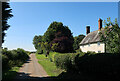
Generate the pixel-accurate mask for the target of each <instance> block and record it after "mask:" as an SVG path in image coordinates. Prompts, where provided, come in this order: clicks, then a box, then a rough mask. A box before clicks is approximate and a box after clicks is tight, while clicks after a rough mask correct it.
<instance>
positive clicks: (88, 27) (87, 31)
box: [86, 26, 90, 35]
mask: <svg viewBox="0 0 120 81" xmlns="http://www.w3.org/2000/svg"><path fill="white" fill-rule="evenodd" d="M88 33H90V26H86V35H87V34H88Z"/></svg>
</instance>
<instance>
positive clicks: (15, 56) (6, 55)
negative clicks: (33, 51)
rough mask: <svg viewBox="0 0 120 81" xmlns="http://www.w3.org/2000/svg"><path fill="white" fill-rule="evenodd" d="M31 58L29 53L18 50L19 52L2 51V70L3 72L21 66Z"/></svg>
mask: <svg viewBox="0 0 120 81" xmlns="http://www.w3.org/2000/svg"><path fill="white" fill-rule="evenodd" d="M28 58H29V56H28V54H27V52H26V51H25V50H23V49H20V48H18V49H17V50H12V51H8V50H7V49H2V68H3V70H5V69H9V68H12V67H14V66H19V65H21V64H22V63H24V62H25V61H26V60H27V59H28Z"/></svg>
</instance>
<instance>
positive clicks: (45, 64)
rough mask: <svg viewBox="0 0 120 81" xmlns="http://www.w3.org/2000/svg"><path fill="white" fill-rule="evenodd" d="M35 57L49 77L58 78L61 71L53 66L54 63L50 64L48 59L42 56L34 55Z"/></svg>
mask: <svg viewBox="0 0 120 81" xmlns="http://www.w3.org/2000/svg"><path fill="white" fill-rule="evenodd" d="M50 55H51V54H50ZM36 57H37V59H38V63H39V64H41V65H42V66H43V68H44V69H45V71H46V72H47V74H48V75H49V76H58V75H59V74H61V73H62V72H63V70H61V69H59V68H57V67H56V66H55V64H54V62H51V60H50V58H49V57H45V55H44V54H36Z"/></svg>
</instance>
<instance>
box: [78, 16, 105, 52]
mask: <svg viewBox="0 0 120 81" xmlns="http://www.w3.org/2000/svg"><path fill="white" fill-rule="evenodd" d="M98 25H99V26H98V30H96V31H93V32H90V26H87V27H86V37H85V38H84V39H83V40H82V41H81V43H80V49H81V50H82V51H83V52H87V51H94V52H96V53H102V52H105V44H104V43H103V42H102V41H101V40H100V35H99V32H100V31H101V32H104V29H103V28H102V19H100V18H99V20H98Z"/></svg>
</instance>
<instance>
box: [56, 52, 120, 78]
mask: <svg viewBox="0 0 120 81" xmlns="http://www.w3.org/2000/svg"><path fill="white" fill-rule="evenodd" d="M54 58H55V60H54V62H55V64H56V66H57V67H59V68H61V69H65V70H66V71H68V72H70V71H75V72H77V73H81V74H85V75H94V76H102V77H119V76H118V75H119V74H120V69H119V68H120V54H110V53H98V54H96V53H92V52H88V53H82V52H81V53H68V54H57V55H55V57H54Z"/></svg>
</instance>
